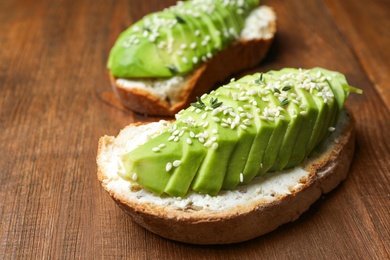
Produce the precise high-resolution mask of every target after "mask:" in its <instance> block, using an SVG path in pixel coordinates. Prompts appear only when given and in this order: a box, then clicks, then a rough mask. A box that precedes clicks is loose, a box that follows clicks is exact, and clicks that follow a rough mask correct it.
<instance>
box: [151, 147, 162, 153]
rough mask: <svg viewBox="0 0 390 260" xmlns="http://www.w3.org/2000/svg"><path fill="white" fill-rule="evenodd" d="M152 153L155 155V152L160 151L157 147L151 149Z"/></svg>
mask: <svg viewBox="0 0 390 260" xmlns="http://www.w3.org/2000/svg"><path fill="white" fill-rule="evenodd" d="M152 151H153V152H155V153H156V152H158V151H160V148H159V147H153V148H152Z"/></svg>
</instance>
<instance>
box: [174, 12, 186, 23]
mask: <svg viewBox="0 0 390 260" xmlns="http://www.w3.org/2000/svg"><path fill="white" fill-rule="evenodd" d="M175 18H176V20H177V21H178V23H186V21H185V20H184V19H183V17H181V16H180V15H177V14H175Z"/></svg>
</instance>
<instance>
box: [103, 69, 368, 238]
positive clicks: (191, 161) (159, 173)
mask: <svg viewBox="0 0 390 260" xmlns="http://www.w3.org/2000/svg"><path fill="white" fill-rule="evenodd" d="M350 92H357V93H361V91H360V90H359V89H356V88H354V87H352V86H350V85H348V83H347V81H346V78H345V76H344V75H342V74H341V73H339V72H334V71H330V70H326V69H323V68H312V69H293V68H285V69H282V70H279V71H275V70H272V71H268V72H266V73H255V74H253V75H247V76H244V77H242V78H241V79H238V80H235V79H232V80H231V81H230V82H229V83H228V84H225V85H222V86H221V87H219V88H217V89H215V90H213V91H211V92H210V93H208V94H203V95H202V96H201V97H198V98H197V101H196V102H193V103H191V105H190V106H189V107H188V108H186V109H183V110H181V111H179V112H178V113H177V114H176V115H175V119H174V120H171V121H165V120H161V121H158V122H152V123H135V124H130V125H129V126H127V127H126V128H124V129H123V130H122V131H121V132H120V133H119V134H118V136H117V137H113V136H103V137H101V138H100V140H99V149H98V155H97V165H98V179H99V181H100V182H101V184H102V186H103V187H104V189H105V190H106V191H107V192H108V193H109V194H110V195H111V196H112V198H113V199H114V201H115V202H116V203H117V204H118V205H119V206H120V207H121V208H122V209H123V210H124V211H125V212H126V213H128V214H129V215H130V216H131V217H132V219H133V220H134V221H135V222H136V223H138V224H140V225H141V226H143V227H145V228H146V229H148V230H150V231H151V232H153V233H155V234H158V235H160V236H162V237H165V238H168V239H172V240H176V241H181V242H185V243H193V244H229V243H237V242H242V241H246V240H249V239H252V238H255V237H257V236H260V235H263V234H265V233H268V232H270V231H272V230H274V229H276V228H277V227H279V226H280V225H282V224H285V223H287V222H291V221H294V220H295V219H297V218H298V217H299V216H300V215H301V214H302V213H303V212H304V211H306V210H307V209H308V208H309V207H310V205H311V204H312V203H314V202H315V201H316V200H317V199H318V198H320V196H322V194H324V193H327V192H329V191H331V190H332V189H334V188H335V187H336V186H337V185H338V184H339V183H340V182H341V181H343V180H344V179H345V178H346V176H347V174H348V170H349V166H350V164H351V162H352V159H353V153H354V145H355V141H354V132H355V130H354V129H355V124H354V120H353V117H352V115H351V114H350V112H348V111H347V110H346V109H345V108H344V102H345V100H346V98H347V96H348V95H349V93H350Z"/></svg>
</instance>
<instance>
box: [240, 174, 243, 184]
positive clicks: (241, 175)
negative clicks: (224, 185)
mask: <svg viewBox="0 0 390 260" xmlns="http://www.w3.org/2000/svg"><path fill="white" fill-rule="evenodd" d="M243 181H244V174H242V173H240V182H243Z"/></svg>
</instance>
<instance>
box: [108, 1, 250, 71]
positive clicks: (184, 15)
mask: <svg viewBox="0 0 390 260" xmlns="http://www.w3.org/2000/svg"><path fill="white" fill-rule="evenodd" d="M256 3H257V4H258V1H249V0H244V1H237V2H236V1H234V2H226V3H221V2H220V1H219V0H212V1H186V2H182V3H180V4H178V5H176V6H173V7H171V8H167V9H165V10H164V11H161V12H156V13H152V14H149V15H147V16H145V17H144V18H143V19H142V20H140V21H139V22H137V23H136V24H134V25H133V26H131V27H130V28H129V29H127V30H125V32H124V33H122V34H121V35H120V36H119V37H118V40H117V41H116V43H115V45H114V46H113V48H112V49H111V51H110V56H109V59H108V62H107V67H108V68H109V70H110V72H111V74H112V75H113V76H115V77H123V78H156V77H159V78H162V77H172V76H175V75H178V74H180V75H183V74H186V73H188V72H190V71H192V70H193V69H194V68H195V67H196V66H197V65H198V63H201V62H204V61H206V60H207V59H208V58H211V56H212V55H213V54H214V53H215V52H217V51H220V50H222V49H223V48H224V47H226V45H227V44H229V43H230V42H231V41H232V40H233V39H234V38H232V37H231V35H230V34H224V33H220V32H221V31H229V30H231V28H233V29H234V31H235V33H236V34H237V35H238V34H239V32H240V31H241V30H242V28H243V26H244V23H243V21H244V19H245V18H246V17H247V15H248V13H249V12H250V11H251V10H252V9H253V8H255V7H256V6H257V5H256ZM224 5H226V6H224ZM199 37H201V38H200V41H199ZM194 43H196V48H195V47H192V48H190V47H189V46H193V44H194ZM184 46H185V47H184Z"/></svg>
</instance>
